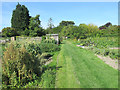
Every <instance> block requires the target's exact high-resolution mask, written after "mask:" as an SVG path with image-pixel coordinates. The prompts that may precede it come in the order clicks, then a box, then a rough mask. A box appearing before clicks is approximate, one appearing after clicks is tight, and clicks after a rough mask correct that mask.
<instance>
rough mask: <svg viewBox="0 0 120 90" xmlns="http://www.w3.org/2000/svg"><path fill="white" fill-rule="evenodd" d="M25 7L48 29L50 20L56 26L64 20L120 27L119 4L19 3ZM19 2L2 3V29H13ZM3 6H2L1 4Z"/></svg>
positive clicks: (0, 28)
mask: <svg viewBox="0 0 120 90" xmlns="http://www.w3.org/2000/svg"><path fill="white" fill-rule="evenodd" d="M19 3H20V4H21V5H25V6H26V7H27V8H28V10H29V14H30V16H32V17H35V16H36V15H38V14H39V15H40V18H39V19H40V21H41V25H42V27H43V28H47V27H48V20H49V18H52V20H53V24H54V26H58V25H59V23H60V22H61V21H62V20H66V21H74V22H75V25H77V26H78V25H79V24H81V23H85V24H94V25H97V26H98V27H99V26H101V25H104V24H106V23H107V22H111V23H112V24H113V25H118V2H19ZM17 4H18V3H17V2H2V14H0V17H2V23H1V25H2V27H0V31H1V30H2V29H3V28H4V27H11V18H12V13H13V10H14V9H15V8H16V5H17ZM0 5H1V4H0Z"/></svg>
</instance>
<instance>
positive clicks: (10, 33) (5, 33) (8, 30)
mask: <svg viewBox="0 0 120 90" xmlns="http://www.w3.org/2000/svg"><path fill="white" fill-rule="evenodd" d="M2 35H3V36H5V37H12V36H16V35H17V32H16V30H15V29H14V28H11V27H6V28H3V29H2Z"/></svg>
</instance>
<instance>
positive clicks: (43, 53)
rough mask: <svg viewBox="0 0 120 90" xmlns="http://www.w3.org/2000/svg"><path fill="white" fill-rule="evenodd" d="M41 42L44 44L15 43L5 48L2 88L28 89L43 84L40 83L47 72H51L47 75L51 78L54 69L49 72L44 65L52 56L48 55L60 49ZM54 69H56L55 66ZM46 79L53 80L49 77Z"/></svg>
mask: <svg viewBox="0 0 120 90" xmlns="http://www.w3.org/2000/svg"><path fill="white" fill-rule="evenodd" d="M43 42H44V43H42V42H41V43H32V42H31V43H21V42H18V41H15V42H11V43H9V44H8V45H7V46H6V49H5V51H4V53H3V63H2V67H3V74H2V82H3V88H6V87H7V88H14V87H16V88H20V87H28V86H32V85H36V84H35V83H37V84H38V82H43V81H41V80H42V78H45V77H44V76H46V75H48V73H49V72H51V74H50V73H49V74H50V75H51V76H53V73H54V72H55V71H54V70H55V68H54V70H53V69H52V70H51V69H49V66H48V67H45V66H44V65H45V63H46V62H48V60H49V58H50V57H51V56H52V55H53V54H50V53H51V52H56V51H59V50H60V47H59V46H58V45H57V44H55V43H52V42H51V43H49V42H45V41H43ZM54 62H55V61H54ZM54 67H56V64H55V66H54ZM46 77H47V76H46ZM54 77H55V76H54ZM38 78H39V79H38ZM48 78H51V79H54V78H53V77H49V76H48ZM37 79H38V80H37ZM33 82H34V84H33ZM52 82H53V81H52ZM43 83H45V82H43ZM49 83H50V82H49ZM52 85H53V84H52ZM37 86H39V85H37ZM43 86H44V85H43ZM40 87H42V86H40ZM51 87H53V86H51Z"/></svg>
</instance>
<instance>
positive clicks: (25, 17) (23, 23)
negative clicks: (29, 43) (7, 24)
mask: <svg viewBox="0 0 120 90" xmlns="http://www.w3.org/2000/svg"><path fill="white" fill-rule="evenodd" d="M29 18H30V16H29V11H28V9H27V8H26V7H25V6H24V5H20V4H19V3H18V5H17V6H16V9H15V10H13V14H12V19H11V27H12V28H15V29H16V30H17V32H18V33H19V35H21V34H22V32H23V31H24V30H25V28H28V25H29Z"/></svg>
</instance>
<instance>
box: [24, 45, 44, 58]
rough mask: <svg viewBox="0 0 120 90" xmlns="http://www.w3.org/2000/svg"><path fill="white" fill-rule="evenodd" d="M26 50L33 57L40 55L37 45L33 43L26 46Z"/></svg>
mask: <svg viewBox="0 0 120 90" xmlns="http://www.w3.org/2000/svg"><path fill="white" fill-rule="evenodd" d="M26 50H27V51H28V52H30V53H31V54H32V55H35V56H36V55H38V54H41V53H42V52H41V48H40V47H39V44H34V43H30V44H28V45H26Z"/></svg>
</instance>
